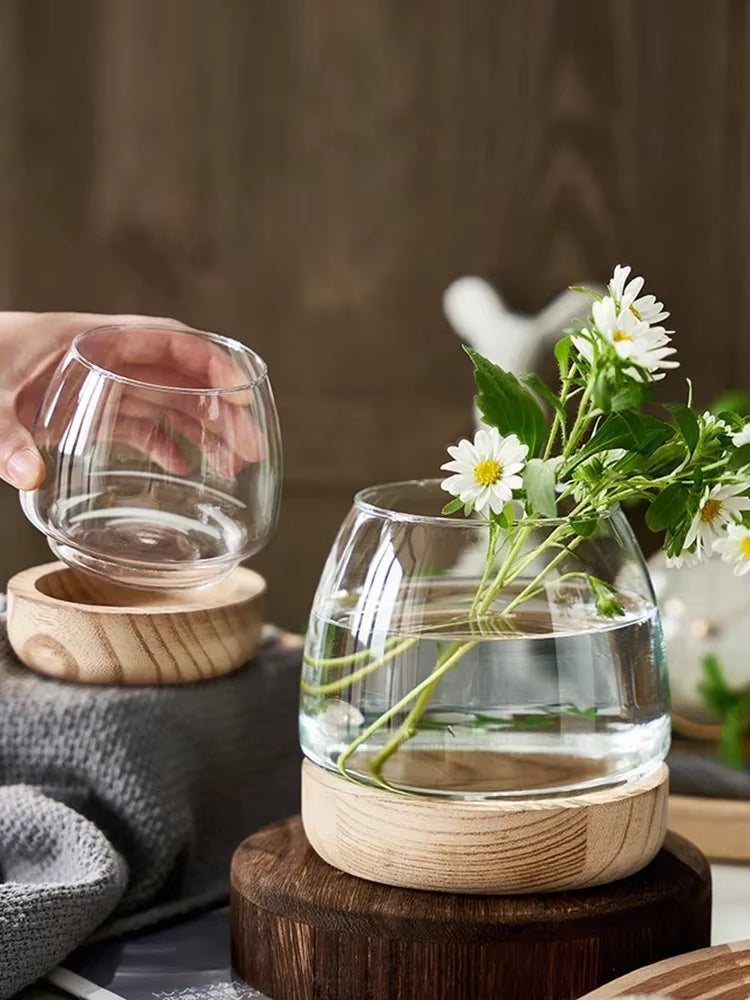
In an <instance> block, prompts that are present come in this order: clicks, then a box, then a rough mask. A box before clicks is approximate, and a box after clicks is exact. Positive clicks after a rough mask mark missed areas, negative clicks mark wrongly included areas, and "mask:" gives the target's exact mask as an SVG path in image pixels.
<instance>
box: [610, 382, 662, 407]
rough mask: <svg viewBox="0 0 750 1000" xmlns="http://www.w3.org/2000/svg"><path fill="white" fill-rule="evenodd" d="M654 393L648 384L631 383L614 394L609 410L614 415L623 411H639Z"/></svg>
mask: <svg viewBox="0 0 750 1000" xmlns="http://www.w3.org/2000/svg"><path fill="white" fill-rule="evenodd" d="M653 394H654V392H653V389H652V388H651V386H650V385H648V384H647V383H646V382H635V381H630V382H628V383H626V384H625V385H623V386H622V388H620V389H618V390H617V391H616V392H614V393H613V394H612V396H611V397H610V400H609V408H610V411H611V412H612V413H620V412H622V410H637V409H639V408H640V407H641V406H643V405H644V404H645V403H647V402H648V401H649V400H650V399H651V397H652V396H653Z"/></svg>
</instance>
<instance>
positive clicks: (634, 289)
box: [609, 264, 669, 326]
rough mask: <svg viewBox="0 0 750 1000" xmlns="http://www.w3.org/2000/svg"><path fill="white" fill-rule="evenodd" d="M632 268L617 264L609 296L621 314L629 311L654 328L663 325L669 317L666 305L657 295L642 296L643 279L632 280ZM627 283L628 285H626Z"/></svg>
mask: <svg viewBox="0 0 750 1000" xmlns="http://www.w3.org/2000/svg"><path fill="white" fill-rule="evenodd" d="M629 276H630V268H629V267H623V266H622V265H620V264H617V266H616V267H615V270H614V274H613V275H612V280H611V281H610V283H609V294H610V295H611V296H612V298H613V299H614V300H615V305H616V306H617V309H618V310H619V311H620V312H623V311H624V310H626V309H629V310H630V312H631V313H632V314H633V315H634V316H635V318H636V319H637V320H640V321H642V322H643V323H648V324H649V326H653V324H654V323H661V322H662V321H663V320H665V319H666V318H667V316H669V313H668V312H664V303H663V302H658V301H657V299H656V296H655V295H640V292H641V290H642V288H643V284H644V282H643V278H641V277H637V278H632V279H631V280H630V281H628V277H629ZM626 282H627V284H626Z"/></svg>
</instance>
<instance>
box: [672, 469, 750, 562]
mask: <svg viewBox="0 0 750 1000" xmlns="http://www.w3.org/2000/svg"><path fill="white" fill-rule="evenodd" d="M747 488H748V487H747V484H746V483H733V484H731V485H729V486H714V487H706V491H705V493H704V494H703V498H702V499H701V502H700V506H699V507H698V513H697V514H696V515H695V517H694V518H693V520H692V523H691V525H690V528H689V529H688V533H687V535H686V536H685V545H684V548H685V549H689V548H691V547H692V546H693V544H694V545H695V553H696V555H698V556H699V557H702V556H703V555H704V551H705V553H708V552H710V551H711V547H712V545H713V543H714V542H715V541H716V540H717V539H718V538H720V537H721V536H722V534H723V532H724V529H725V528H726V526H727V525H728V524H731V523H732V521H735V520H736V519H737V515H738V514H739V513H740V512H741V511H743V510H750V497H746V496H741V494H742V493H743V491H744V490H746V489H747Z"/></svg>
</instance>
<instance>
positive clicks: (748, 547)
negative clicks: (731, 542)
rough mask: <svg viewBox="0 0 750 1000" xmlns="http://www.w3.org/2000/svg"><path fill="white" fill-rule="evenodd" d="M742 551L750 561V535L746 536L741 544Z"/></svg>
mask: <svg viewBox="0 0 750 1000" xmlns="http://www.w3.org/2000/svg"><path fill="white" fill-rule="evenodd" d="M740 551H741V552H742V554H743V556H744V557H745V559H750V535H745V537H744V538H743V539H742V541H741V542H740Z"/></svg>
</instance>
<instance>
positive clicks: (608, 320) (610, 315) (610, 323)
mask: <svg viewBox="0 0 750 1000" xmlns="http://www.w3.org/2000/svg"><path fill="white" fill-rule="evenodd" d="M591 312H592V315H593V317H594V322H595V323H596V325H597V327H598V328H599V329H600V330H601V332H602V333H605V331H607V330H612V329H614V326H615V319H616V317H617V310H616V308H615V303H614V300H613V299H612V298H610V297H609V296H608V295H607V296H605V298H603V299H602V300H601V301H599V302H595V303H594V304H593V306H592V307H591Z"/></svg>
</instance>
